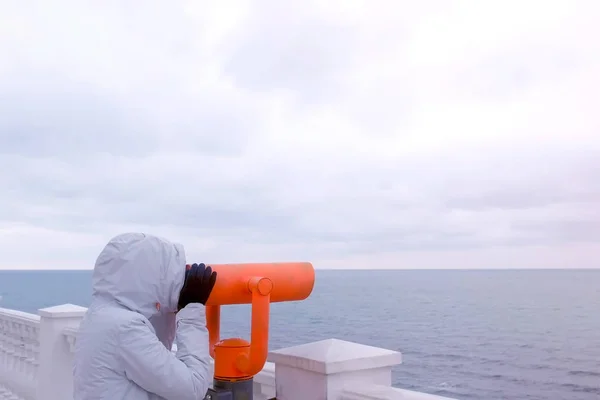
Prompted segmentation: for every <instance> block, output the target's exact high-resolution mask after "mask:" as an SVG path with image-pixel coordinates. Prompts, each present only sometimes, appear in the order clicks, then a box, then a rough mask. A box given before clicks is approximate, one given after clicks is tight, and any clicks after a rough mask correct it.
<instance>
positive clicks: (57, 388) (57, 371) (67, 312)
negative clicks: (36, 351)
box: [36, 304, 87, 400]
mask: <svg viewBox="0 0 600 400" xmlns="http://www.w3.org/2000/svg"><path fill="white" fill-rule="evenodd" d="M86 311H87V309H86V308H84V307H80V306H76V305H73V304H63V305H60V306H55V307H48V308H42V309H40V310H39V311H38V313H39V315H40V336H39V339H40V356H39V366H38V378H37V391H36V393H37V394H36V398H37V399H38V400H68V399H72V398H73V354H72V353H71V351H70V348H69V343H68V342H67V339H66V337H65V335H64V333H63V331H64V329H65V328H68V327H70V328H75V327H78V326H79V323H80V322H81V319H82V318H83V316H84V314H85V312H86Z"/></svg>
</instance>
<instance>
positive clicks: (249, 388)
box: [204, 378, 254, 400]
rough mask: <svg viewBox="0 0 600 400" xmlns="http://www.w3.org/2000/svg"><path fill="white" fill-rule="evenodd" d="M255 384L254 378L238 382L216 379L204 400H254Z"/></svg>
mask: <svg viewBox="0 0 600 400" xmlns="http://www.w3.org/2000/svg"><path fill="white" fill-rule="evenodd" d="M253 383H254V380H253V379H252V378H250V379H246V380H243V381H236V382H229V381H222V380H219V379H215V380H213V388H212V389H208V393H206V397H204V400H253V396H252V394H253V389H254V387H253V386H254V385H253Z"/></svg>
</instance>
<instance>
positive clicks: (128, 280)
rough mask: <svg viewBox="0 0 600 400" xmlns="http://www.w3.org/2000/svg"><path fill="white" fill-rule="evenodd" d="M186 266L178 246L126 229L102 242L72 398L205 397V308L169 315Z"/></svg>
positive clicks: (172, 399) (170, 399)
mask: <svg viewBox="0 0 600 400" xmlns="http://www.w3.org/2000/svg"><path fill="white" fill-rule="evenodd" d="M185 264H186V261H185V253H184V250H183V247H182V246H181V245H178V244H173V243H170V242H168V241H167V240H164V239H161V238H158V237H155V236H150V235H145V234H141V233H127V234H123V235H119V236H117V237H115V238H113V239H112V240H111V241H110V242H109V243H108V244H107V245H106V247H105V248H104V250H102V252H101V253H100V255H99V256H98V259H97V261H96V266H95V267H94V274H93V295H92V303H91V305H90V307H89V309H88V311H87V313H86V315H85V317H84V319H83V321H82V322H81V326H80V328H79V333H78V337H77V344H76V347H75V362H74V388H73V397H74V400H121V399H126V400H156V399H166V400H198V399H202V398H204V396H205V394H206V392H207V390H208V387H209V384H210V382H211V379H212V377H211V376H210V355H209V348H208V346H209V345H208V331H207V329H206V316H205V310H204V306H203V305H202V304H194V303H192V304H188V305H187V306H186V307H185V308H183V309H182V310H181V311H179V312H178V313H177V315H175V313H174V312H175V311H177V302H178V300H179V292H180V290H181V288H182V287H183V281H184V277H185ZM157 303H158V304H160V307H157ZM158 308H160V311H159V310H158ZM175 331H176V332H175ZM175 334H176V340H177V353H176V354H173V353H172V352H171V346H172V344H173V340H174V339H175Z"/></svg>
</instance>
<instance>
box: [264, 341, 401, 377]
mask: <svg viewBox="0 0 600 400" xmlns="http://www.w3.org/2000/svg"><path fill="white" fill-rule="evenodd" d="M268 360H269V361H271V362H274V363H275V364H276V365H286V366H289V367H292V368H298V369H302V370H306V371H311V372H316V373H319V374H325V375H329V374H336V373H340V372H351V371H361V370H365V369H374V368H383V367H390V368H391V367H392V366H394V365H398V364H401V363H402V354H401V353H400V352H397V351H393V350H387V349H382V348H379V347H373V346H367V345H364V344H359V343H353V342H347V341H345V340H338V339H327V340H321V341H318V342H312V343H307V344H302V345H299V346H294V347H288V348H285V349H281V350H275V351H272V352H270V353H269V357H268Z"/></svg>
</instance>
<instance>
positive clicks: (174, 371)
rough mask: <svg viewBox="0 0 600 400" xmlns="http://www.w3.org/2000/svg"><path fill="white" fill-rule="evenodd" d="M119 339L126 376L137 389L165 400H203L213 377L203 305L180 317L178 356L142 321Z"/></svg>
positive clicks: (181, 313)
mask: <svg viewBox="0 0 600 400" xmlns="http://www.w3.org/2000/svg"><path fill="white" fill-rule="evenodd" d="M119 339H120V347H119V352H120V354H121V359H122V362H123V369H124V371H125V374H126V375H127V378H128V379H130V380H132V381H133V382H135V383H136V384H137V385H138V386H140V387H141V388H143V389H144V390H146V391H147V392H150V393H154V394H156V395H158V396H160V397H163V398H164V399H166V400H188V399H189V400H198V399H202V398H204V396H205V395H206V392H207V391H208V388H209V384H210V382H211V380H212V377H211V376H210V370H211V368H210V354H209V349H208V346H209V344H208V331H207V329H206V315H205V310H204V306H203V305H201V304H188V305H187V306H186V307H185V308H183V309H182V310H181V311H179V312H178V313H177V355H175V354H173V353H172V352H171V351H170V350H168V349H167V348H165V346H164V345H163V344H162V343H161V342H160V341H159V340H158V338H157V337H156V335H155V334H154V333H153V332H152V330H151V329H150V328H149V326H148V325H147V322H146V321H143V320H139V321H135V322H133V323H131V324H129V325H127V326H126V327H124V328H123V329H122V330H121V332H120V337H119Z"/></svg>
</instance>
